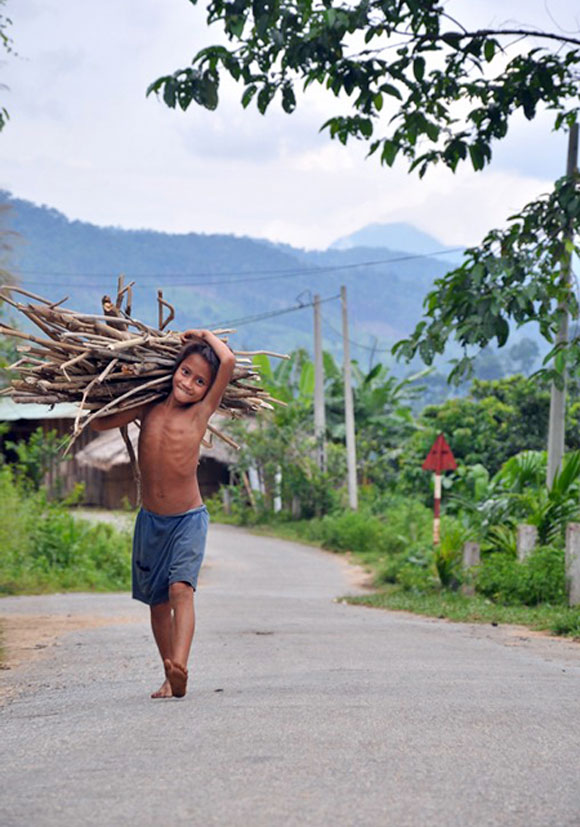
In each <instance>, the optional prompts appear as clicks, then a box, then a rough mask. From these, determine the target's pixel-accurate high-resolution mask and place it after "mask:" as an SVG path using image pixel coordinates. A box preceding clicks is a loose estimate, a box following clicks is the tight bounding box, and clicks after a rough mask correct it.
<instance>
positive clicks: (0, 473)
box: [0, 434, 131, 596]
mask: <svg viewBox="0 0 580 827" xmlns="http://www.w3.org/2000/svg"><path fill="white" fill-rule="evenodd" d="M50 439H51V438H50V436H49V440H50ZM34 444H35V445H36V446H37V447H38V446H39V445H40V444H42V437H41V436H40V435H39V434H37V436H36V438H35V441H34ZM20 451H21V453H22V454H24V453H25V452H26V448H25V445H24V444H21V445H20ZM25 467H26V466H24V465H23V464H21V463H16V464H14V465H10V464H8V463H5V464H4V465H2V466H1V467H0V549H1V553H0V596H5V595H10V594H38V593H43V592H55V591H119V590H122V589H128V588H129V586H130V548H131V538H130V535H129V534H128V533H123V532H119V531H117V530H115V529H114V528H113V527H112V526H110V525H106V524H98V525H94V524H92V523H89V522H87V521H86V520H80V519H78V518H77V517H75V516H74V513H73V512H72V511H71V506H72V505H74V504H75V503H76V502H78V501H79V500H82V495H83V492H82V489H79V490H77V491H75V493H74V494H73V495H72V496H71V497H69V498H67V499H64V500H61V501H55V500H49V499H48V496H47V492H46V491H45V490H44V489H43V488H42V487H41V486H40V485H39V486H38V487H37V486H35V484H34V481H33V480H34V478H36V479H38V476H39V474H40V473H41V470H40V469H39V466H38V464H34V463H33V464H32V465H31V466H30V467H28V472H29V473H30V476H28V475H27V473H26V471H25V470H24V469H25Z"/></svg>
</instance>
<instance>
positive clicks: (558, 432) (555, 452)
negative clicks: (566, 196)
mask: <svg viewBox="0 0 580 827" xmlns="http://www.w3.org/2000/svg"><path fill="white" fill-rule="evenodd" d="M577 169H578V124H573V126H571V127H570V135H569V137H568V162H567V164H566V175H567V176H568V178H571V177H572V176H573V175H574V173H575V172H576V170H577ZM572 237H573V230H572V227H569V229H568V230H567V232H566V238H568V239H570V240H571V239H572ZM571 276H572V256H571V255H570V253H566V259H565V261H564V262H563V264H562V276H561V279H562V283H563V284H564V285H567V286H568V287H569V286H570V282H571ZM559 310H560V312H561V314H562V315H561V318H560V326H559V328H558V333H557V334H556V344H557V345H558V344H561V343H562V342H567V341H568V320H569V313H568V306H567V304H566V303H565V302H562V303H561V304H560V306H559ZM566 378H567V377H566V373H564V387H563V388H562V390H559V389H558V388H557V387H556V385H555V384H554V383H553V382H552V392H551V397H550V421H549V425H548V473H547V479H546V482H547V485H548V488H551V486H552V483H553V481H554V477H555V476H556V474H557V473H558V470H559V468H560V464H561V462H562V457H563V456H564V437H565V430H566Z"/></svg>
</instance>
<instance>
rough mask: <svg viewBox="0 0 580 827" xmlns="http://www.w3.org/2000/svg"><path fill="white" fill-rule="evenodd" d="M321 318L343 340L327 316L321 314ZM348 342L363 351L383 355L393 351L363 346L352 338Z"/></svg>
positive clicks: (386, 348)
mask: <svg viewBox="0 0 580 827" xmlns="http://www.w3.org/2000/svg"><path fill="white" fill-rule="evenodd" d="M320 316H321V318H322V320H323V321H324V324H325V325H326V326H327V327H329V328H330V330H332V332H333V333H336V335H337V336H339V337H340V339H342V333H341V331H340V330H337V329H336V328H335V327H333V326H332V325H331V324H330V322H329V321H328V319H327V318H326V317H325V316H323V315H322V314H320ZM348 341H349V342H350V344H351V345H354V346H355V347H360V348H362V350H370V351H374V352H375V353H383V352H384V353H388V352H389V351H390V350H391V348H390V347H376V345H375V346H370V345H363V344H361V342H355V341H354V340H353V339H350V338H349V340H348Z"/></svg>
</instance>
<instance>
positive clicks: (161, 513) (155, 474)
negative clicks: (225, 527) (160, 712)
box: [92, 330, 236, 698]
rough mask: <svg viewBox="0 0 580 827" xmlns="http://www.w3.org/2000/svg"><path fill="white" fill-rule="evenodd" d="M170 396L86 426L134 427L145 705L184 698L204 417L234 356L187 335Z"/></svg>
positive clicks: (203, 524) (200, 333)
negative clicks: (148, 683)
mask: <svg viewBox="0 0 580 827" xmlns="http://www.w3.org/2000/svg"><path fill="white" fill-rule="evenodd" d="M182 341H183V343H184V347H183V349H182V351H181V352H180V354H179V355H178V357H177V359H176V364H175V369H174V374H173V381H172V388H171V392H170V394H169V396H168V397H167V398H166V399H164V400H163V401H161V402H153V403H150V404H148V405H142V406H140V407H136V408H132V409H130V410H128V411H123V412H122V413H119V414H111V415H110V416H103V417H100V418H98V419H95V420H93V423H92V426H93V428H95V429H96V430H98V431H103V430H106V429H109V428H119V427H121V426H122V425H126V424H127V423H129V422H132V421H133V420H135V419H139V420H140V421H141V433H140V435H139V469H140V472H141V484H142V497H143V507H142V508H141V510H140V511H139V514H138V516H137V521H136V523H135V534H134V537H133V566H132V568H133V597H134V598H135V599H137V600H141V601H142V602H144V603H147V604H148V605H149V607H150V611H151V627H152V630H153V636H154V638H155V642H156V643H157V647H158V649H159V654H160V655H161V660H162V661H163V667H164V670H165V681H164V682H163V684H162V686H161V688H160V689H158V690H157V692H154V693H153V694H152V696H151V697H152V698H171V697H178V698H180V697H183V696H184V695H185V692H186V688H187V661H188V658H189V651H190V648H191V642H192V640H193V633H194V629H195V611H194V602H193V595H194V592H195V589H196V587H197V577H198V573H199V569H200V567H201V563H202V560H203V555H204V550H205V538H206V533H207V526H208V522H209V517H208V513H207V509H206V507H205V505H204V504H203V501H202V499H201V494H200V491H199V485H198V481H197V466H198V462H199V449H200V445H201V440H202V437H203V435H204V433H205V430H206V426H207V423H208V421H209V418H210V416H211V415H212V414H213V413H214V412H215V410H216V409H217V407H218V405H219V403H220V401H221V398H222V395H223V392H224V391H225V389H226V387H227V385H228V382H229V381H230V379H231V378H232V374H233V371H234V365H235V361H236V360H235V356H234V355H233V353H232V352H231V350H230V349H229V348H228V347H227V345H225V344H224V343H223V342H222V341H220V339H218V338H217V336H214V334H213V333H211V332H210V331H208V330H188V331H187V332H186V333H184V334H183V336H182Z"/></svg>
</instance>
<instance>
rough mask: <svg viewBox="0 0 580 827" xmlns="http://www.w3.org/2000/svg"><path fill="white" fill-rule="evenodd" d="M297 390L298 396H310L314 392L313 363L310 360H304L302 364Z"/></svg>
mask: <svg viewBox="0 0 580 827" xmlns="http://www.w3.org/2000/svg"><path fill="white" fill-rule="evenodd" d="M298 391H299V393H300V396H312V395H313V394H314V365H313V363H312V362H304V364H303V365H302V370H301V372H300V382H299V383H298Z"/></svg>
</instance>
